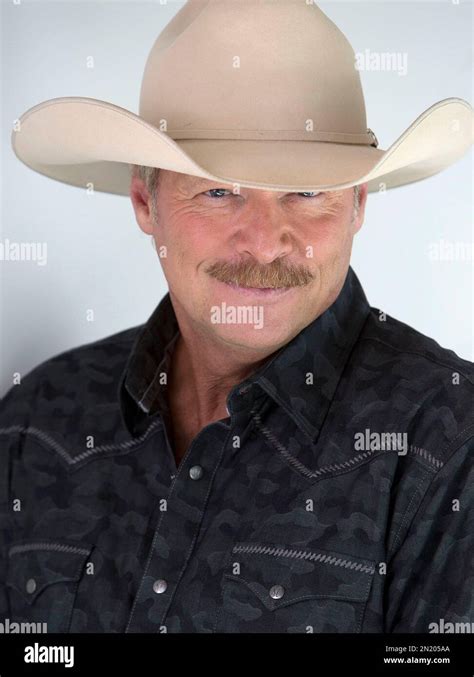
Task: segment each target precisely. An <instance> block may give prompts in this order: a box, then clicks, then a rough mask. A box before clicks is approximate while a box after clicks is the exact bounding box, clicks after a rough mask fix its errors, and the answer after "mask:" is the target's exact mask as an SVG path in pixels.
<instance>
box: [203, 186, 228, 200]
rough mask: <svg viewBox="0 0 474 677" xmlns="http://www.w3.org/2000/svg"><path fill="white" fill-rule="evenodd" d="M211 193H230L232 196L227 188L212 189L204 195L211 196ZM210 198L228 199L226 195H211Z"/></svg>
mask: <svg viewBox="0 0 474 677" xmlns="http://www.w3.org/2000/svg"><path fill="white" fill-rule="evenodd" d="M209 193H229V195H231V192H230V190H227V189H226V188H211V189H210V190H206V192H205V193H204V195H209ZM209 197H217V198H221V197H227V196H226V195H209Z"/></svg>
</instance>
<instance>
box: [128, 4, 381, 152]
mask: <svg viewBox="0 0 474 677" xmlns="http://www.w3.org/2000/svg"><path fill="white" fill-rule="evenodd" d="M139 114H140V116H141V117H142V118H143V119H144V120H146V121H147V122H149V123H151V124H153V125H154V126H156V127H157V128H158V129H160V130H161V131H164V132H166V133H167V134H169V136H171V137H172V138H174V139H197V138H216V139H217V138H223V139H234V138H243V139H277V140H278V139H282V140H283V139H292V140H299V139H301V140H312V139H314V140H322V141H325V140H327V141H335V142H347V143H363V144H370V143H371V142H372V141H373V138H372V137H371V136H370V134H368V133H367V121H366V111H365V102H364V96H363V92H362V87H361V82H360V76H359V72H358V70H357V69H356V67H355V55H354V51H353V49H352V47H351V45H350V43H349V42H348V40H347V39H346V37H345V36H344V34H343V33H342V32H341V30H340V29H339V28H338V27H337V26H336V25H335V24H334V23H333V22H332V21H331V20H330V19H329V18H328V17H327V16H326V15H325V14H324V13H323V12H322V11H321V9H320V8H319V7H318V6H317V5H315V4H314V3H313V2H310V0H307V1H306V2H305V1H304V0H238V1H236V0H189V1H188V2H187V3H186V5H184V7H182V8H181V10H180V11H179V12H178V13H177V14H176V15H175V16H174V17H173V19H172V20H171V21H170V22H169V23H168V24H167V26H166V27H165V28H164V30H163V31H162V32H161V33H160V34H159V36H158V38H157V39H156V41H155V43H154V45H153V47H152V49H151V51H150V54H149V56H148V59H147V62H146V65H145V70H144V75H143V80H142V87H141V92H140V113H139Z"/></svg>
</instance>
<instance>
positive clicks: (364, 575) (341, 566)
mask: <svg viewBox="0 0 474 677" xmlns="http://www.w3.org/2000/svg"><path fill="white" fill-rule="evenodd" d="M374 573H375V563H374V562H373V561H372V560H368V559H362V558H360V557H353V556H352V555H348V554H343V553H340V552H336V551H333V550H315V549H307V548H304V547H303V548H299V547H294V546H286V547H285V546H282V545H279V544H273V543H250V542H238V543H236V544H235V545H234V546H233V548H232V551H231V553H230V556H228V558H227V564H226V568H225V571H224V574H223V577H222V590H221V592H222V599H221V601H222V603H221V605H220V608H219V609H218V611H217V617H216V622H215V626H214V632H239V633H243V632H250V633H256V632H281V633H283V632H284V633H287V632H295V633H299V632H303V633H310V632H315V633H321V632H331V633H338V632H351V633H357V632H360V631H361V625H362V619H363V614H364V610H365V606H366V603H367V599H368V597H369V593H370V589H371V586H372V580H373V576H374Z"/></svg>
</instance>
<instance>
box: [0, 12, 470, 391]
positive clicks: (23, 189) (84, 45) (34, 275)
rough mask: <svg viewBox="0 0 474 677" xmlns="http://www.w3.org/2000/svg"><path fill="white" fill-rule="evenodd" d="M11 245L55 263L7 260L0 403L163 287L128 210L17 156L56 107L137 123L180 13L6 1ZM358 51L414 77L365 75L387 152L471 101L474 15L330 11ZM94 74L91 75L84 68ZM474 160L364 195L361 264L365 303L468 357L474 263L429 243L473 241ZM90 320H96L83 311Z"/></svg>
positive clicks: (357, 249) (130, 315)
mask: <svg viewBox="0 0 474 677" xmlns="http://www.w3.org/2000/svg"><path fill="white" fill-rule="evenodd" d="M0 1H1V9H2V15H1V20H2V29H1V40H2V54H1V56H2V64H1V83H2V91H1V93H0V94H1V149H2V151H1V163H2V164H1V180H0V189H1V194H0V204H1V227H2V231H1V240H2V241H4V240H5V239H9V240H10V241H16V242H46V243H47V247H48V264H47V265H46V266H43V267H42V266H38V265H37V264H36V263H34V262H27V261H23V262H8V261H0V275H1V278H0V279H1V295H0V303H1V305H0V321H1V328H0V340H1V343H0V357H1V360H0V395H2V394H4V392H5V391H6V390H7V389H8V388H9V386H10V385H11V379H12V374H13V372H20V373H22V374H25V373H26V372H27V371H29V370H30V369H31V368H33V367H34V366H36V365H37V364H39V363H40V362H42V361H43V360H45V359H47V358H49V357H51V356H53V355H56V354H58V353H59V352H62V351H63V350H66V349H69V348H72V347H75V346H79V345H81V344H83V343H87V342H90V341H93V340H96V339H98V338H102V337H104V336H107V335H109V334H112V333H115V332H117V331H120V330H122V329H126V328H128V327H130V326H135V325H138V324H142V323H143V322H145V321H146V320H147V319H148V317H149V315H150V314H151V312H152V310H153V309H154V307H155V306H156V304H157V303H158V302H159V300H160V299H161V298H162V296H163V295H164V294H165V292H166V291H167V286H166V281H165V278H164V276H163V274H162V272H161V267H160V265H159V261H158V258H157V256H156V253H155V251H154V249H153V248H152V246H151V244H150V240H149V238H148V237H146V236H144V235H143V234H142V233H141V231H140V230H139V228H138V226H137V224H136V222H135V218H134V213H133V210H132V205H131V202H130V200H129V198H126V197H120V196H112V195H106V194H100V193H96V194H95V195H93V196H91V195H87V194H86V192H85V191H82V190H81V189H78V188H74V187H71V186H67V185H65V184H62V183H60V182H57V181H53V180H51V179H47V178H46V177H43V176H41V175H40V174H37V173H36V172H33V171H32V170H30V169H29V168H27V167H26V166H24V165H23V164H22V163H21V162H20V161H19V160H17V159H16V157H15V155H14V153H13V151H12V149H11V146H10V135H11V128H12V124H13V121H14V120H15V119H16V118H18V117H19V116H20V115H21V114H22V113H24V112H25V111H26V110H27V109H28V108H30V107H32V106H33V105H36V104H37V103H39V102H41V101H44V100H46V99H50V98H55V97H59V96H88V97H95V98H98V99H102V100H106V101H111V102H113V103H115V104H117V105H119V106H123V107H124V108H128V109H130V110H132V111H133V112H138V100H139V91H140V84H141V78H142V74H143V68H144V65H145V61H146V58H147V56H148V53H149V50H150V49H151V47H152V45H153V42H154V41H155V39H156V37H157V35H158V33H159V32H160V30H161V29H162V28H163V27H164V26H165V24H166V23H168V21H169V20H170V19H171V17H172V16H173V15H174V14H175V13H176V12H177V11H178V10H179V9H180V7H181V6H182V5H183V4H184V3H182V2H173V1H172V0H169V2H168V3H167V4H166V5H161V4H160V2H159V1H157V0H155V1H151V2H137V1H134V2H111V1H100V2H97V1H80V2H68V1H64V0H63V1H61V2H59V1H56V2H54V1H53V2H49V1H48V2H45V1H43V0H36V1H34V0H29V1H28V0H21V2H20V4H15V3H14V1H13V0H0ZM319 5H320V7H321V8H322V9H323V11H324V12H325V13H326V14H327V15H328V16H329V17H330V18H331V19H332V20H333V21H335V23H336V24H337V25H338V26H339V27H340V28H341V30H342V31H343V32H344V33H345V35H346V36H347V37H348V39H349V41H350V42H351V44H352V46H353V48H354V51H355V52H362V51H364V50H365V49H370V50H371V51H378V52H406V53H407V57H408V73H407V75H406V76H399V75H398V74H397V73H396V72H362V73H361V78H362V84H363V87H364V92H365V99H366V105H367V121H368V126H369V127H371V128H372V129H373V130H374V132H375V133H376V135H377V137H378V140H379V148H382V149H387V148H388V147H389V146H390V145H391V144H392V143H394V142H395V140H396V139H397V138H398V136H400V134H402V133H403V131H404V130H405V129H406V128H407V127H408V126H409V125H410V124H411V123H412V122H413V121H414V120H415V119H416V118H417V117H418V116H419V115H420V114H421V113H422V112H423V111H424V110H426V109H427V108H428V107H430V106H431V105H432V104H434V103H435V102H437V101H439V100H441V99H444V98H447V97H451V96H457V97H461V98H463V99H466V100H468V101H469V102H471V103H472V85H471V81H472V50H471V41H472V23H471V22H472V4H471V3H470V2H462V0H461V2H460V4H456V3H453V2H451V0H446V1H444V0H440V1H438V2H432V1H425V2H403V1H400V0H398V1H396V2H381V1H380V0H377V1H374V2H365V1H364V2H362V1H361V2H359V1H353V2H335V1H334V0H333V1H332V2H321V3H319ZM91 55H92V56H93V57H94V62H95V68H94V69H88V68H87V67H86V59H87V57H88V56H91ZM471 163H472V152H470V153H469V154H467V155H466V156H465V157H464V158H462V159H461V160H460V161H458V162H457V163H456V164H455V165H453V166H452V167H450V168H448V169H447V170H445V171H444V172H442V173H440V174H438V175H437V176H434V177H431V178H429V179H426V180H424V181H420V182H418V183H415V184H412V185H409V186H404V187H400V188H396V189H393V190H390V191H388V192H387V193H386V194H371V195H369V198H368V205H367V212H366V220H365V224H364V226H363V228H362V230H361V232H360V233H359V234H358V235H357V236H356V239H355V241H354V250H353V258H352V263H351V265H352V266H353V268H354V270H355V272H356V273H357V275H358V276H359V279H360V280H361V282H362V285H363V287H364V289H365V292H366V295H367V298H368V300H369V303H370V304H371V305H372V306H375V307H377V308H382V309H383V310H385V311H386V312H387V313H388V314H390V315H392V316H393V317H395V318H397V319H399V320H401V321H403V322H406V323H407V324H409V325H411V326H413V327H415V328H416V329H417V330H418V331H421V332H422V333H424V334H427V335H429V336H431V337H432V338H434V339H435V340H436V341H438V342H439V343H440V344H441V345H442V346H444V347H446V348H451V349H452V350H454V351H455V352H456V353H457V354H458V355H460V356H461V357H464V358H465V359H468V360H473V358H474V346H473V312H472V289H473V284H472V282H473V280H472V260H471V261H470V262H469V261H462V260H458V261H445V262H441V261H433V260H431V259H430V256H429V251H430V249H429V248H430V245H432V244H433V243H436V242H438V241H439V240H440V239H444V240H446V241H450V242H462V243H465V244H469V243H472V164H471ZM89 308H92V309H94V313H95V321H94V322H88V321H87V319H86V313H87V310H88V309H89Z"/></svg>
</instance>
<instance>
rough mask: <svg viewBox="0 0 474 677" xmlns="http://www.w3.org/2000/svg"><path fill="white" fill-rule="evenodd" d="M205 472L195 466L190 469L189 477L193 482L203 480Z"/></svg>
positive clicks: (198, 466)
mask: <svg viewBox="0 0 474 677" xmlns="http://www.w3.org/2000/svg"><path fill="white" fill-rule="evenodd" d="M203 472H204V471H203V469H202V467H201V466H200V465H193V467H192V468H190V469H189V477H190V478H191V479H192V480H199V479H201V477H202V475H203Z"/></svg>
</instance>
